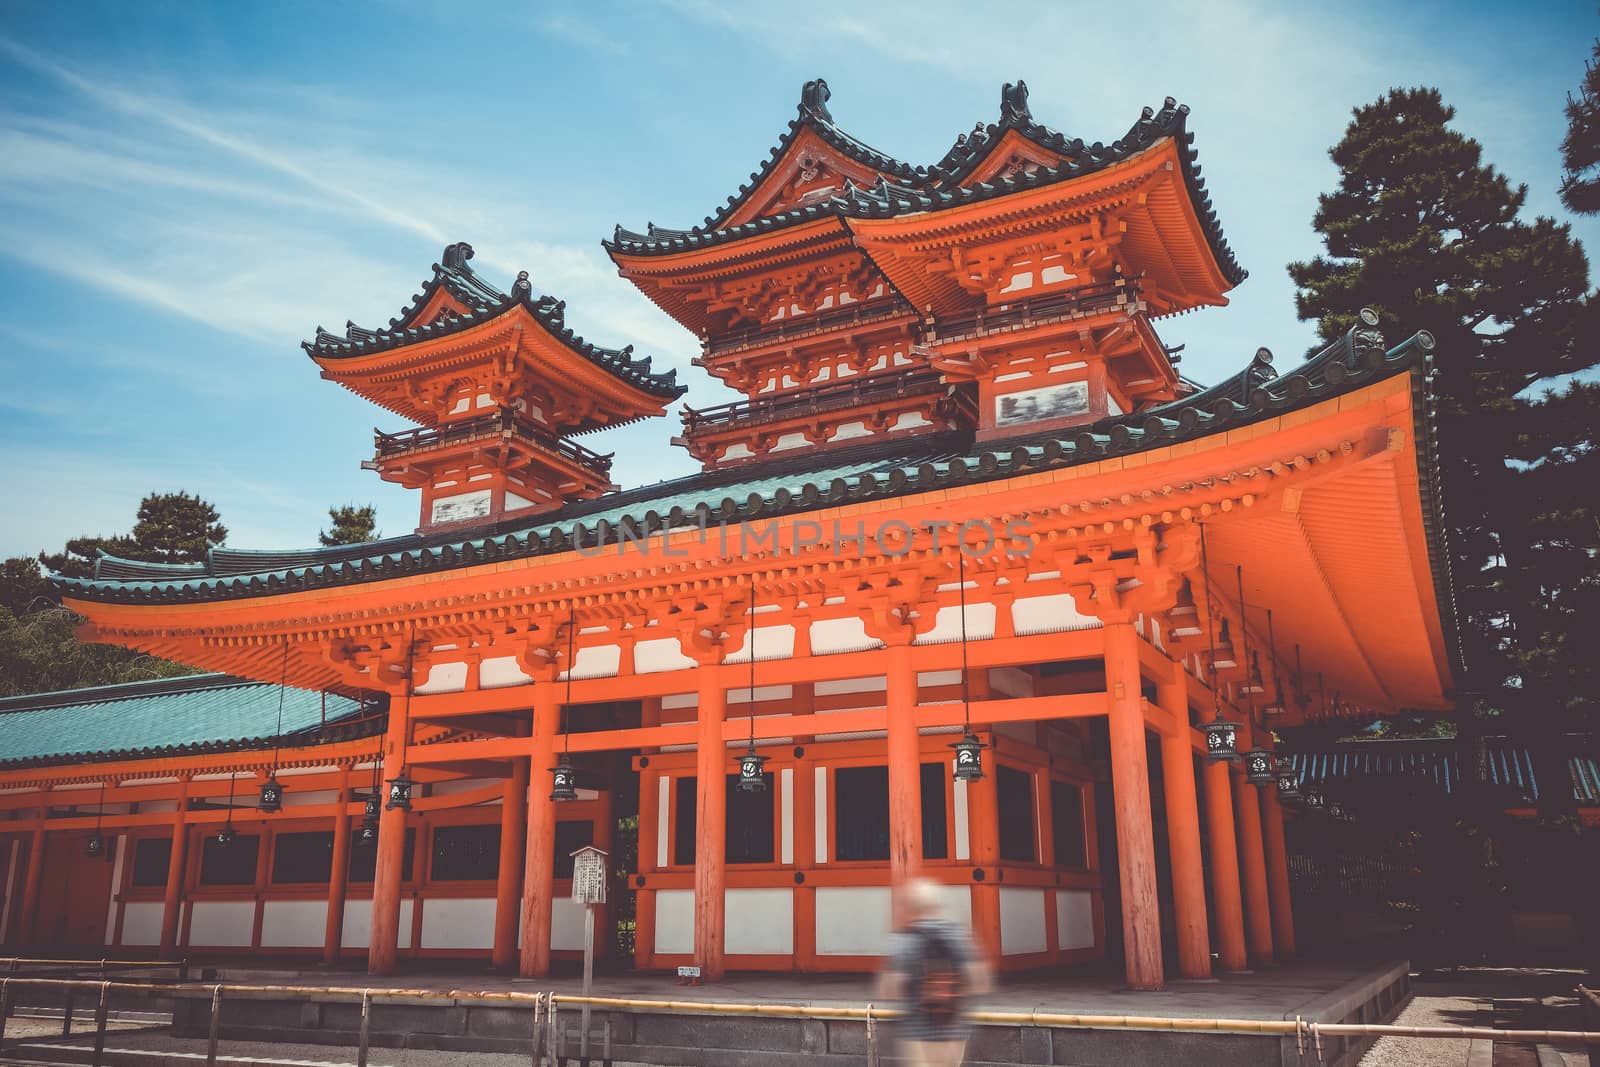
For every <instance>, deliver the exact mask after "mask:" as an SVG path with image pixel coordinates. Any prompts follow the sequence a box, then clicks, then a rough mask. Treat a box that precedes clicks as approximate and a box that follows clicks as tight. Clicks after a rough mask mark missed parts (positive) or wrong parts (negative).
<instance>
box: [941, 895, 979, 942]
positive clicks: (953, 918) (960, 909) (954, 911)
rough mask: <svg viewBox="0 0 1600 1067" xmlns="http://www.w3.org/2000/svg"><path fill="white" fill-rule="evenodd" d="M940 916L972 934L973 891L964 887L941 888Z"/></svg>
mask: <svg viewBox="0 0 1600 1067" xmlns="http://www.w3.org/2000/svg"><path fill="white" fill-rule="evenodd" d="M939 915H940V917H941V918H943V919H944V920H945V921H946V922H952V923H955V924H956V925H957V926H959V927H961V928H962V929H963V930H965V931H966V932H967V934H968V936H971V934H972V890H971V888H969V887H967V886H964V885H941V886H940V887H939Z"/></svg>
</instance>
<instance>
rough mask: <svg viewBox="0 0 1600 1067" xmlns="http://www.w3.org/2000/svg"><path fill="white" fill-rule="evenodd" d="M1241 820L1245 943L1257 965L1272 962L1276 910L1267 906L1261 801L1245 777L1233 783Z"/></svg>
mask: <svg viewBox="0 0 1600 1067" xmlns="http://www.w3.org/2000/svg"><path fill="white" fill-rule="evenodd" d="M1233 801H1234V803H1233V808H1234V814H1235V817H1236V818H1237V819H1238V821H1239V873H1240V876H1241V877H1242V879H1243V881H1244V906H1245V925H1244V932H1245V940H1246V941H1247V943H1248V944H1249V946H1250V957H1251V959H1253V960H1254V961H1255V962H1257V963H1271V962H1272V911H1271V908H1270V906H1269V905H1268V903H1267V865H1266V859H1265V854H1264V852H1263V848H1262V840H1261V801H1260V799H1259V798H1258V797H1257V795H1256V787H1255V786H1253V785H1251V784H1250V783H1249V782H1247V781H1245V778H1244V775H1242V774H1241V775H1237V776H1235V778H1234V780H1233Z"/></svg>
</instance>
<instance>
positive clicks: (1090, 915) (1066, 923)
mask: <svg viewBox="0 0 1600 1067" xmlns="http://www.w3.org/2000/svg"><path fill="white" fill-rule="evenodd" d="M1056 947H1057V948H1094V894H1093V893H1091V892H1089V891H1088V890H1087V889H1057V890H1056Z"/></svg>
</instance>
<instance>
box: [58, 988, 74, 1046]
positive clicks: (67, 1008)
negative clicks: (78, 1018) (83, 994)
mask: <svg viewBox="0 0 1600 1067" xmlns="http://www.w3.org/2000/svg"><path fill="white" fill-rule="evenodd" d="M73 992H74V991H73V988H72V987H71V986H68V987H67V995H66V999H65V1000H64V1001H63V1003H62V1008H61V1036H62V1037H71V1036H72V1001H73Z"/></svg>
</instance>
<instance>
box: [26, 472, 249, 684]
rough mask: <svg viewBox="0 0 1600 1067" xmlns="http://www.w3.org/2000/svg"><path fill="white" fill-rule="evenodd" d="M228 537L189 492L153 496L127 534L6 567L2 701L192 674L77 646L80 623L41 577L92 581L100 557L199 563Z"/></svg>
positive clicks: (145, 658) (127, 652)
mask: <svg viewBox="0 0 1600 1067" xmlns="http://www.w3.org/2000/svg"><path fill="white" fill-rule="evenodd" d="M227 536H228V530H227V528H226V527H225V526H223V525H222V522H221V516H219V515H218V514H217V509H216V508H215V507H214V506H213V505H212V504H210V503H209V502H207V501H205V500H202V499H201V498H200V497H198V496H193V495H190V494H189V493H185V492H177V493H151V494H150V495H149V496H146V497H145V498H144V499H143V500H142V501H140V503H139V511H138V514H137V515H136V516H135V521H134V525H133V530H132V531H131V532H130V533H128V534H119V535H117V536H113V537H99V536H95V537H75V538H73V539H72V540H70V541H68V542H67V543H66V545H65V546H63V547H62V550H61V551H60V552H55V553H44V552H41V553H40V554H39V558H38V560H32V559H27V558H20V557H19V558H13V559H8V560H6V561H5V563H4V564H3V566H0V696H15V695H17V694H21V693H41V692H49V691H51V690H55V689H82V688H84V687H86V686H93V685H113V684H116V683H119V682H133V681H142V680H144V679H148V678H170V677H176V676H178V675H184V674H193V673H194V669H193V668H192V667H188V666H185V665H184V664H181V663H173V662H170V661H168V660H163V659H159V658H157V657H155V656H150V655H146V654H145V653H142V652H135V651H133V650H132V649H126V648H119V647H117V646H115V645H98V644H85V643H83V642H81V641H79V640H78V639H77V636H76V630H77V625H78V623H79V622H80V621H81V620H79V618H78V617H77V616H76V615H74V614H73V613H72V612H70V611H68V610H66V609H65V608H63V607H61V605H60V603H59V602H58V601H57V599H56V597H55V595H54V593H53V592H52V591H51V589H50V587H49V585H48V583H47V582H46V581H45V577H44V574H43V570H44V569H48V570H50V571H52V572H54V573H56V574H61V575H65V576H67V577H71V578H88V577H92V576H93V575H94V565H95V560H96V559H97V558H98V557H99V556H100V554H101V553H106V554H109V555H113V556H120V557H122V558H123V559H135V560H144V561H147V562H152V563H195V562H199V561H200V560H203V559H205V558H206V553H207V552H209V551H210V550H211V548H213V547H214V546H216V545H219V544H222V543H223V541H224V540H225V539H226V538H227ZM41 564H43V568H41V566H40V565H41Z"/></svg>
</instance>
